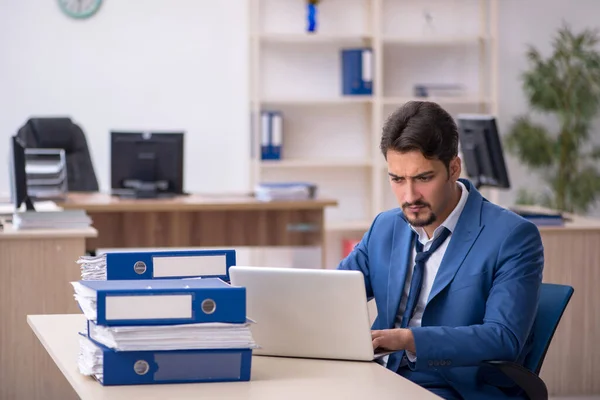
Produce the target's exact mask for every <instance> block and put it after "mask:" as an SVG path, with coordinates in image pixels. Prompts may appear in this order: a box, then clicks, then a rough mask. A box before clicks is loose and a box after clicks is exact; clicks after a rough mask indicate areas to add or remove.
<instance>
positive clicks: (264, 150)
mask: <svg viewBox="0 0 600 400" xmlns="http://www.w3.org/2000/svg"><path fill="white" fill-rule="evenodd" d="M260 115H261V117H260V130H261V142H260V149H261V156H260V158H261V160H281V156H282V154H281V150H282V147H283V113H282V112H281V111H273V110H271V111H266V110H263V111H261V114H260Z"/></svg>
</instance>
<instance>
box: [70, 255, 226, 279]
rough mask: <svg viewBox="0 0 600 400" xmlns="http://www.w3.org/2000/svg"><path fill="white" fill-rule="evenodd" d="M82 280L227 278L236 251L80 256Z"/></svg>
mask: <svg viewBox="0 0 600 400" xmlns="http://www.w3.org/2000/svg"><path fill="white" fill-rule="evenodd" d="M77 262H78V263H79V264H80V266H81V279H82V280H127V279H173V278H198V277H204V278H220V279H223V280H225V281H229V267H231V266H232V265H235V263H236V254H235V250H232V249H225V250H178V251H170V250H168V251H141V252H109V253H105V254H101V255H99V256H95V257H89V256H82V257H80V258H79V260H78V261H77Z"/></svg>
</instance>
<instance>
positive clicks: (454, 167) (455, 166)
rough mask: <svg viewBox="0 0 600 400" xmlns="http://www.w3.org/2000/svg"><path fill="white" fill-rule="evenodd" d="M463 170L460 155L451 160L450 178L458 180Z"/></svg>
mask: <svg viewBox="0 0 600 400" xmlns="http://www.w3.org/2000/svg"><path fill="white" fill-rule="evenodd" d="M461 172H462V161H461V159H460V157H458V156H456V157H454V158H453V159H452V161H450V179H452V180H453V181H457V180H458V178H460V174H461Z"/></svg>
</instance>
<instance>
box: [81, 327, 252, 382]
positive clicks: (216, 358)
mask: <svg viewBox="0 0 600 400" xmlns="http://www.w3.org/2000/svg"><path fill="white" fill-rule="evenodd" d="M78 365H79V371H80V372H81V373H82V374H84V375H88V376H92V377H94V378H95V379H97V380H98V381H99V382H100V383H101V384H102V385H104V386H111V385H147V384H167V383H202V382H236V381H249V380H250V377H251V369H252V349H209V350H167V351H121V352H117V351H113V350H111V349H109V348H107V347H105V346H102V345H101V344H99V343H96V342H94V341H92V340H90V339H89V338H85V337H83V336H81V337H80V352H79V360H78Z"/></svg>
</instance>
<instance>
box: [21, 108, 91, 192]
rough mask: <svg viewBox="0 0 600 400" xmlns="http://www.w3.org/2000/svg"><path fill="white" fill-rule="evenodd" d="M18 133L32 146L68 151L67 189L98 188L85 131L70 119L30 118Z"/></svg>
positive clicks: (66, 153) (83, 190) (27, 145)
mask: <svg viewBox="0 0 600 400" xmlns="http://www.w3.org/2000/svg"><path fill="white" fill-rule="evenodd" d="M17 136H18V137H20V138H21V139H22V140H23V141H24V143H25V146H26V147H29V148H45V149H50V148H53V149H64V150H65V157H66V162H67V179H68V188H67V189H68V191H71V192H97V191H98V180H97V179H96V173H95V171H94V166H93V164H92V159H91V156H90V152H89V149H88V145H87V140H86V138H85V134H84V133H83V131H82V130H81V128H80V127H79V126H78V125H77V124H75V123H73V121H71V119H70V118H68V117H48V118H30V119H29V120H27V122H26V123H25V125H23V126H22V127H21V128H20V129H19V131H18V132H17Z"/></svg>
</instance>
